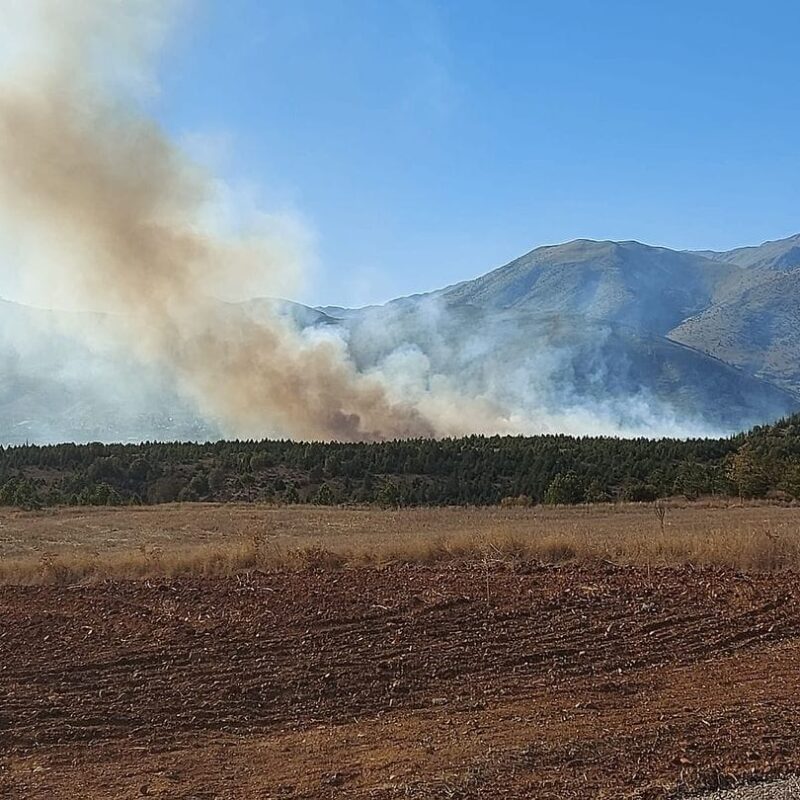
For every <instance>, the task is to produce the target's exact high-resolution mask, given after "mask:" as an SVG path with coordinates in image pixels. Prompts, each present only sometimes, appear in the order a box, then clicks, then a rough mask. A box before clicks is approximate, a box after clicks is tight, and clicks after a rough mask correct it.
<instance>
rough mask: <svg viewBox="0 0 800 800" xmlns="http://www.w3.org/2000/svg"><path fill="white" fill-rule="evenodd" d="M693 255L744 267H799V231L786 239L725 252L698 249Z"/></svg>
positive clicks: (779, 268)
mask: <svg viewBox="0 0 800 800" xmlns="http://www.w3.org/2000/svg"><path fill="white" fill-rule="evenodd" d="M695 255H700V256H704V257H705V258H711V259H713V260H715V261H724V262H725V263H727V264H735V265H736V266H738V267H744V268H746V269H771V270H778V271H788V270H791V269H796V268H797V267H800V233H798V234H796V235H795V236H790V237H788V238H787V239H776V240H775V241H772V242H764V244H761V245H758V246H756V247H737V248H736V249H735V250H728V251H725V252H715V251H714V250H700V251H697V252H696V253H695Z"/></svg>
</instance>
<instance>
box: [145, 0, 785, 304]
mask: <svg viewBox="0 0 800 800" xmlns="http://www.w3.org/2000/svg"><path fill="white" fill-rule="evenodd" d="M799 29H800V4H799V3H797V2H796V0H768V2H761V3H756V2H753V1H752V0H747V1H745V2H742V1H741V0H694V1H693V2H688V1H687V0H669V2H666V0H665V1H664V2H657V1H656V0H650V1H648V0H639V1H638V2H634V1H633V0H603V1H602V2H601V1H600V0H591V1H589V0H551V1H550V2H537V1H536V0H529V1H528V2H523V1H522V0H495V2H490V1H489V0H483V2H478V1H477V0H226V2H223V0H194V1H193V4H192V5H191V6H190V8H189V11H188V13H187V14H186V15H185V16H184V18H183V20H182V25H181V27H180V29H179V31H178V34H177V37H176V41H175V46H174V47H173V48H172V50H171V51H170V54H169V56H168V57H167V58H166V59H165V60H164V63H163V69H162V75H161V77H162V86H163V92H162V95H161V97H160V99H159V101H158V113H159V116H160V118H161V120H162V122H163V123H164V124H165V125H166V126H167V127H168V128H169V129H170V130H171V131H173V132H174V133H175V134H176V135H179V136H181V137H184V138H189V139H190V141H192V138H191V137H194V139H193V141H195V142H197V141H198V138H197V137H198V136H199V140H200V141H204V142H206V145H207V146H206V149H207V150H211V151H213V150H214V149H215V148H214V146H213V145H214V143H215V142H216V143H219V144H220V146H219V148H218V149H219V151H220V153H219V154H218V158H217V160H218V162H219V163H218V166H219V168H220V169H221V170H222V171H223V172H224V174H225V175H226V177H228V178H229V179H230V180H231V181H232V182H233V183H234V184H246V185H249V186H258V187H259V195H260V197H261V200H262V202H263V205H264V206H265V208H267V209H271V210H289V211H292V212H293V213H297V214H299V215H300V216H301V217H302V218H303V219H304V220H305V221H306V223H307V224H308V226H309V227H310V228H311V230H312V231H313V232H314V235H315V239H316V252H317V261H318V267H317V273H316V275H315V278H314V280H313V281H312V282H311V285H310V286H309V288H308V290H307V291H306V294H305V296H304V297H303V298H301V299H304V300H306V301H309V302H314V303H333V304H343V305H348V304H349V305H357V304H364V303H368V302H376V301H383V300H386V299H389V298H391V297H394V296H398V295H402V294H408V293H412V292H415V291H424V290H428V289H433V288H437V287H440V286H443V285H445V284H448V283H452V282H455V281H458V280H461V279H465V278H469V277H472V276H475V275H478V274H481V273H483V272H486V271H488V270H489V269H491V268H493V267H496V266H499V265H501V264H502V263H505V262H506V261H508V260H510V259H512V258H514V257H516V256H518V255H521V254H522V253H524V252H526V251H527V250H529V249H531V248H532V247H535V246H538V245H541V244H548V243H555V242H560V241H565V240H568V239H573V238H577V237H589V238H599V239H638V240H640V241H645V242H648V243H652V244H663V245H666V246H670V247H676V248H693V247H698V248H699V247H703V248H706V247H711V248H719V249H726V248H729V247H733V246H737V245H740V244H751V243H759V242H761V241H763V240H765V239H769V238H779V237H781V236H785V235H789V234H791V233H796V232H798V231H800V214H798V207H800V203H799V202H798V201H799V200H800V147H798V140H799V139H800V103H799V102H798V91H799V90H798V87H799V86H800V59H798V56H797V53H798V50H797V31H798V30H799Z"/></svg>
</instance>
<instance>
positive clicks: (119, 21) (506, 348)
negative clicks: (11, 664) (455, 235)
mask: <svg viewBox="0 0 800 800" xmlns="http://www.w3.org/2000/svg"><path fill="white" fill-rule="evenodd" d="M181 5H182V2H181V0H26V2H24V3H19V2H16V0H0V12H2V15H3V21H4V26H3V29H2V30H1V31H0V233H1V234H3V235H4V240H3V245H4V246H5V247H6V249H8V251H9V253H10V254H11V257H12V258H13V261H14V263H15V265H17V268H18V270H19V272H20V276H19V277H20V281H19V282H20V284H21V285H22V286H23V287H24V289H25V290H26V292H25V294H26V297H27V298H29V302H30V301H31V300H32V302H33V304H34V305H38V306H46V307H48V308H55V309H61V310H62V311H64V310H73V311H75V310H80V311H83V312H85V311H92V312H96V313H95V314H92V315H87V314H85V313H84V314H69V313H59V314H56V315H50V316H49V317H48V319H55V320H58V326H59V337H60V338H57V339H56V340H51V339H43V340H42V341H46V342H48V343H49V342H50V341H57V342H58V345H57V348H56V349H54V348H52V347H51V346H50V344H47V345H36V344H35V342H34V341H33V340H32V341H31V342H27V341H25V337H26V336H30V332H31V330H32V328H31V320H32V319H34V318H35V319H36V320H37V325H38V324H39V320H40V319H44V317H41V318H40V316H38V312H34V314H33V317H32V316H31V315H30V314H28V316H27V317H25V315H24V314H23V315H21V316H20V315H16V316H20V320H22V321H21V322H19V324H18V323H17V322H16V321H15V320H16V316H15V314H10V315H9V317H8V320H6V321H4V322H3V324H2V325H0V339H3V340H4V341H3V344H8V343H10V345H11V347H12V348H13V349H14V352H15V354H16V355H15V357H14V358H10V359H6V361H7V363H6V362H5V361H3V360H2V359H0V381H2V379H3V375H4V374H5V373H6V372H8V373H9V374H11V373H12V372H13V374H14V375H15V376H16V379H17V380H20V379H21V380H22V381H23V383H25V384H26V385H30V386H34V385H35V386H36V387H37V388H36V393H37V396H42V395H43V393H44V394H45V395H46V397H47V398H48V405H47V406H46V408H44V410H42V411H41V413H40V414H39V417H40V418H47V420H48V424H47V425H46V426H45V427H42V426H41V424H39V425H38V427H37V428H31V429H30V430H32V431H33V432H34V436H35V438H39V439H41V438H45V439H47V440H53V439H58V438H81V437H82V436H84V434H83V433H81V432H80V430H78V431H77V432H76V433H72V431H73V430H75V429H73V428H70V427H65V426H63V425H62V426H60V427H59V425H60V423H58V421H55V420H51V419H50V416H51V415H48V411H49V409H51V408H53V407H55V406H58V407H60V408H62V409H64V418H65V419H68V418H70V415H72V416H73V417H74V416H75V415H74V414H73V413H72V411H71V409H72V405H70V404H71V403H73V398H74V403H73V405H74V406H80V405H81V403H85V400H82V399H81V398H85V397H87V396H92V397H95V396H96V397H97V398H98V399H99V400H100V405H102V406H105V407H108V406H109V405H111V406H112V407H113V408H114V409H118V411H119V415H120V419H122V418H123V417H124V415H125V414H127V415H128V416H127V417H125V418H126V419H128V420H130V419H140V418H142V417H144V416H146V415H147V413H149V412H150V411H151V410H154V409H155V406H156V405H158V403H157V402H153V400H152V398H153V397H161V398H163V397H165V396H166V397H170V398H173V399H172V400H171V401H170V403H169V404H168V405H169V407H170V408H171V409H179V408H181V407H182V406H183V405H184V401H185V400H188V401H190V402H191V404H192V405H194V406H195V407H196V408H197V409H198V411H199V413H200V419H199V420H191V419H189V420H188V422H187V418H186V417H181V419H183V421H184V422H185V423H186V424H187V425H188V427H181V426H180V425H178V426H177V427H176V426H175V425H172V426H171V427H167V428H166V429H165V428H161V427H159V425H160V424H161V423H156V422H146V423H143V424H140V423H138V422H133V423H132V425H133V427H132V428H131V427H124V426H121V427H120V428H119V430H123V429H124V430H125V431H126V432H125V433H124V434H121V437H123V438H129V437H130V436H131V434H130V431H131V430H134V431H136V432H137V433H138V435H139V436H140V437H144V436H147V437H150V436H151V433H150V431H152V430H156V431H158V430H164V431H165V433H166V434H167V436H170V435H172V436H174V435H176V432H178V431H184V430H190V431H195V430H198V431H203V430H205V431H212V432H213V433H212V434H211V435H216V434H217V433H222V434H225V435H227V436H238V437H254V438H255V437H262V436H274V435H284V436H292V437H298V438H307V439H336V440H375V439H389V438H396V437H410V436H448V435H460V434H464V433H505V434H510V433H529V434H530V433H539V432H547V431H560V432H571V433H608V434H623V435H624V434H632V433H635V434H651V435H652V434H653V433H661V434H665V433H672V434H678V435H686V434H688V433H697V432H700V431H704V430H707V429H706V427H705V425H704V424H703V423H702V421H698V420H696V419H687V418H686V416H685V415H684V416H683V417H682V418H683V422H679V421H678V419H677V418H676V416H675V413H674V411H673V410H671V409H669V408H668V407H666V406H665V405H664V404H661V403H659V402H654V401H653V398H652V397H651V396H650V395H649V394H648V393H646V392H638V393H635V394H632V393H631V392H628V391H627V390H625V391H619V392H617V393H616V394H615V395H613V396H612V395H609V394H608V392H607V391H606V390H607V385H608V384H613V383H614V381H609V380H605V379H604V376H605V374H606V372H607V366H608V364H609V358H608V357H607V354H606V353H605V351H603V350H602V345H603V341H604V339H603V337H604V336H605V334H603V335H602V336H598V335H597V331H594V332H591V331H590V332H589V334H590V335H589V336H588V337H587V336H583V337H582V338H581V337H578V339H579V340H580V341H582V342H583V343H584V344H582V345H576V344H575V342H574V341H573V339H574V338H575V337H570V336H561V335H560V334H559V335H554V334H553V332H552V331H551V330H550V324H549V323H546V322H535V323H530V322H525V323H524V324H525V325H526V326H527V327H525V328H524V330H523V329H522V328H520V325H521V324H522V323H521V322H520V319H516V318H515V319H511V318H509V319H506V318H504V317H502V315H501V316H500V317H497V318H490V317H488V316H485V315H478V316H476V313H477V310H476V309H474V308H472V309H461V310H460V311H458V310H454V309H452V308H449V307H445V306H444V305H443V304H440V303H438V302H437V300H436V299H435V298H433V299H431V300H430V301H426V302H418V303H416V304H415V305H413V308H412V307H410V306H409V305H408V304H404V303H399V304H389V305H388V306H386V307H383V308H382V309H378V310H376V311H375V313H371V312H370V311H369V310H365V312H364V313H360V314H359V315H358V316H352V318H349V319H343V320H339V324H337V325H330V324H328V325H305V326H304V325H303V324H299V325H298V324H296V323H295V321H294V320H293V319H292V318H291V315H287V314H285V313H281V311H280V309H279V307H278V306H275V307H274V308H272V307H271V306H270V305H269V304H261V305H260V306H259V313H258V314H251V313H246V311H244V310H243V309H242V307H241V306H238V305H232V304H229V303H225V302H221V300H220V298H223V297H228V298H230V297H231V296H232V295H235V296H238V297H239V298H242V297H247V296H252V294H253V287H258V291H259V292H260V293H262V294H264V293H266V294H269V295H271V296H273V297H274V296H286V295H287V293H290V292H291V291H292V290H293V287H296V285H297V281H298V280H299V279H300V278H301V277H302V275H303V272H304V239H303V236H302V235H301V234H299V233H298V230H297V226H296V225H293V224H291V223H290V222H289V221H287V220H286V219H284V218H281V217H275V216H272V217H271V216H268V215H263V214H262V215H250V216H248V217H244V218H238V217H237V215H233V216H234V222H231V214H229V213H226V211H227V204H226V196H227V193H226V190H225V188H224V186H222V184H221V182H220V181H218V180H216V179H215V178H214V176H213V175H211V174H209V173H208V172H207V171H205V170H203V169H202V168H200V167H199V166H197V165H196V164H195V163H193V162H192V160H191V159H190V158H189V157H188V156H187V155H186V154H185V153H184V152H182V150H181V148H180V147H179V146H178V144H176V142H175V141H173V140H172V139H171V138H170V137H169V136H168V135H167V134H166V133H165V131H164V130H162V129H161V128H160V127H159V126H158V124H157V123H156V122H155V121H154V120H153V119H151V117H150V115H148V113H147V112H146V109H147V107H148V102H149V100H150V99H151V97H152V96H153V95H154V94H156V93H157V81H156V79H155V68H156V66H157V56H158V53H159V51H160V49H161V48H162V47H163V45H164V43H165V41H166V39H167V37H168V34H169V30H170V27H171V26H172V25H173V24H174V22H175V19H176V15H177V14H178V13H179V12H180V11H181V8H180V6H181ZM7 305H9V306H10V305H11V304H7ZM270 309H272V310H270ZM29 311H30V310H29ZM23 317H24V319H23ZM42 324H44V323H42ZM521 331H522V333H523V335H520V332H521ZM65 333H66V334H68V335H67V336H64V335H63V334H65ZM70 336H71V337H73V338H74V337H76V336H77V337H79V338H80V340H81V342H80V346H79V347H77V348H74V349H73V350H72V351H71V352H72V353H73V355H71V356H68V357H67V356H66V355H62V353H63V354H67V353H68V352H70V344H69V341H70V340H69V337H70ZM587 340H588V341H589V342H590V343H591V346H590V347H588V348H587V346H586V341H587ZM534 343H535V344H534ZM87 353H88V356H87ZM120 353H122V354H124V355H123V356H122V360H123V361H126V362H127V364H126V368H127V372H128V373H129V375H128V376H125V375H122V374H121V371H120V367H119V364H120V360H121V357H120ZM76 354H77V355H76ZM92 365H93V366H92ZM592 365H594V366H592ZM165 376H166V378H165ZM595 380H596V381H597V385H596V386H595V385H594V384H593V381H595ZM109 383H113V385H111V386H109V385H108V384H109ZM10 385H11V382H9V386H10ZM167 385H168V386H167ZM620 385H623V382H620ZM43 386H44V388H42V387H43ZM165 386H167V388H166V389H164V390H163V391H162V387H165ZM175 390H177V395H175V394H174V391H175ZM9 391H10V390H9ZM31 392H32V393H33V390H31ZM59 393H60V394H62V395H64V397H63V398H62V402H61V403H60V404H58V403H55V402H52V403H51V402H50V399H52V398H54V397H56V396H57V395H58V394H59ZM90 405H91V404H90ZM134 412H135V413H134ZM143 412H144V413H143ZM112 414H113V412H112ZM83 416H91V413H89V414H84V415H83ZM173 421H174V420H172V421H170V424H171V423H172V422H173ZM195 422H197V423H198V424H197V425H196V426H195ZM13 424H14V425H20V426H24V424H27V421H26V420H23V421H21V422H14V423H13ZM181 424H183V423H181ZM126 425H128V423H126ZM137 425H138V426H139V427H136V426H137ZM21 429H22V428H21ZM24 430H25V431H27V430H29V429H28V428H24ZM113 430H117V429H116V428H115V429H113ZM88 435H92V434H88ZM114 435H115V433H114V432H113V431H112V433H111V436H112V437H113V436H114ZM188 435H189V436H193V435H192V434H188ZM200 435H207V434H204V433H201V434H200ZM25 438H27V433H26V434H25ZM104 438H105V437H104ZM15 440H16V439H15Z"/></svg>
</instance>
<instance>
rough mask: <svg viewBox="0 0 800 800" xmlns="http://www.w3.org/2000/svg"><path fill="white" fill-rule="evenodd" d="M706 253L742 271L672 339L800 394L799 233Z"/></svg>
mask: <svg viewBox="0 0 800 800" xmlns="http://www.w3.org/2000/svg"><path fill="white" fill-rule="evenodd" d="M704 255H706V256H709V255H711V256H713V257H714V258H716V259H719V261H720V262H722V263H728V264H735V265H737V266H738V267H740V268H741V269H742V271H743V275H742V277H741V279H740V280H739V281H738V282H736V283H735V284H733V285H732V286H731V287H730V288H729V291H728V293H727V296H726V297H724V298H722V299H721V300H720V301H718V302H715V303H712V304H711V305H709V307H708V308H705V309H703V310H702V311H701V312H699V313H698V314H695V315H692V316H690V317H688V318H687V319H686V320H684V321H683V322H682V323H681V324H680V325H678V326H677V327H676V328H675V329H674V330H672V331H670V333H669V336H670V338H671V339H673V340H675V341H677V342H681V343H683V344H686V345H687V346H689V347H693V348H695V349H697V350H700V351H702V352H704V353H708V354H710V355H713V356H715V357H716V358H720V359H722V360H724V361H727V362H728V363H730V364H733V365H735V366H738V367H740V368H742V369H743V370H746V371H747V372H749V373H751V374H753V375H756V376H758V377H761V378H764V379H765V380H767V381H769V382H771V383H773V384H775V385H777V386H780V387H782V388H784V389H787V390H789V391H793V392H800V234H798V235H796V236H791V237H789V238H788V239H781V240H778V241H773V242H765V243H764V244H762V245H760V246H758V247H741V248H738V249H736V250H730V251H728V252H725V253H711V252H710V251H707V252H706V253H704Z"/></svg>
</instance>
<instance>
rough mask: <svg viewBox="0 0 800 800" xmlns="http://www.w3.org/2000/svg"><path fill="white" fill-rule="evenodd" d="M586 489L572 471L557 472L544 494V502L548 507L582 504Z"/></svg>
mask: <svg viewBox="0 0 800 800" xmlns="http://www.w3.org/2000/svg"><path fill="white" fill-rule="evenodd" d="M585 495H586V487H585V486H584V485H583V482H582V481H581V479H580V478H579V477H578V474H577V473H576V472H575V471H574V470H569V471H568V472H559V473H558V474H557V475H556V476H555V478H553V480H552V481H550V485H549V486H548V487H547V491H546V492H545V493H544V502H545V503H547V504H548V505H553V506H556V505H574V504H575V503H580V502H583V499H584V497H585Z"/></svg>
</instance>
